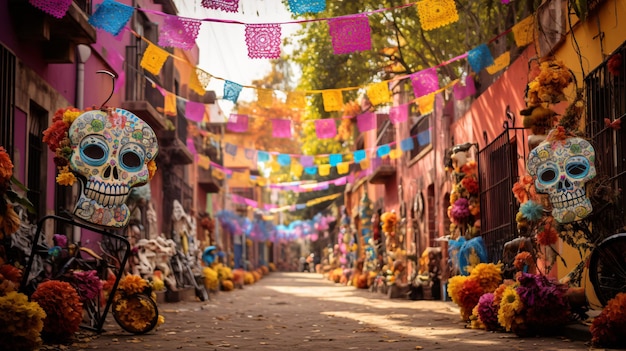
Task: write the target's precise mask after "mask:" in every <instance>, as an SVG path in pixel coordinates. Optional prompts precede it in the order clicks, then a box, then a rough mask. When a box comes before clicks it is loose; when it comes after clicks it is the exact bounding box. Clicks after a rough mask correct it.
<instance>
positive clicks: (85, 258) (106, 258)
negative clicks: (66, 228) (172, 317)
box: [20, 215, 158, 334]
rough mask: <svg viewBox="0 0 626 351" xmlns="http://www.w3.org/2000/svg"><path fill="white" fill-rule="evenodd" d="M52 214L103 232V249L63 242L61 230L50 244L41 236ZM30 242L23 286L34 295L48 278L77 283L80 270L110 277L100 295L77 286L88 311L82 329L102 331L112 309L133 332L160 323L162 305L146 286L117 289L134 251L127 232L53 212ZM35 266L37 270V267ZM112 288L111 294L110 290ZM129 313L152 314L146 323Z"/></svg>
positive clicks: (103, 277) (57, 219) (100, 242)
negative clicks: (122, 233) (138, 289)
mask: <svg viewBox="0 0 626 351" xmlns="http://www.w3.org/2000/svg"><path fill="white" fill-rule="evenodd" d="M49 220H53V221H59V222H62V223H65V224H67V225H70V226H71V227H72V228H74V227H75V226H78V227H81V228H83V229H89V230H91V231H92V232H95V233H97V234H100V235H101V236H102V240H100V241H99V242H98V248H99V250H100V251H101V253H102V254H98V253H96V252H95V251H94V250H93V249H90V248H87V247H84V246H82V245H81V243H80V242H76V243H71V244H69V245H67V246H65V245H61V243H60V242H59V241H63V240H62V239H61V237H65V236H64V235H62V234H57V235H58V237H56V239H57V242H55V244H56V245H55V246H54V247H52V248H50V247H47V245H46V244H45V243H43V242H42V241H41V234H42V228H44V226H45V222H46V221H49ZM65 240H67V237H65ZM66 242H69V241H66ZM30 247H31V249H30V252H29V253H28V258H27V261H26V263H25V269H24V274H23V277H22V282H21V285H20V286H21V288H20V290H21V292H23V293H25V294H27V295H29V296H30V295H31V294H32V293H33V292H34V291H35V289H36V287H37V285H38V284H39V283H41V282H43V281H45V280H62V281H66V282H69V283H70V284H72V283H74V285H76V281H75V279H76V276H75V274H74V273H75V272H78V271H83V272H90V271H94V272H95V275H96V276H97V278H98V279H100V281H105V282H106V283H105V285H107V284H108V285H109V286H108V289H103V290H104V291H102V292H100V293H98V294H95V296H88V295H87V294H86V293H84V292H81V291H80V289H77V290H78V292H79V296H80V297H81V302H82V305H83V313H84V315H83V323H82V324H81V327H82V328H83V329H88V330H92V331H95V332H97V333H100V332H102V330H103V325H104V322H105V320H106V317H107V314H108V312H109V310H111V311H112V314H113V317H114V319H115V321H116V322H117V323H118V324H119V325H120V327H121V328H122V329H124V330H126V331H128V332H130V333H134V334H143V333H147V332H149V331H150V330H152V329H154V327H155V326H156V325H157V323H158V308H157V305H156V302H154V300H153V299H152V298H151V296H150V295H151V292H149V291H142V292H136V293H133V294H126V293H125V292H124V291H122V290H120V289H118V286H119V283H120V280H121V279H122V277H123V276H124V274H125V272H124V267H125V266H126V263H127V262H128V258H129V256H130V243H129V242H128V240H127V239H126V238H125V237H123V236H120V235H118V234H115V233H111V232H108V231H105V230H102V229H100V228H95V227H92V226H89V225H86V224H83V223H80V222H76V221H74V220H73V219H71V218H66V217H61V216H55V215H51V216H46V217H44V218H42V219H41V220H40V221H39V222H38V224H37V230H36V232H35V234H34V236H33V239H32V241H31V245H30ZM33 268H35V269H36V270H35V271H33ZM107 291H108V296H106V294H105V292H107ZM92 295H93V294H92ZM122 307H123V308H122ZM130 313H133V314H135V315H139V316H150V318H147V321H146V323H145V324H143V325H139V323H136V321H135V323H133V321H132V320H130V319H129V318H126V316H125V315H126V314H130ZM137 325H139V327H138V326H137Z"/></svg>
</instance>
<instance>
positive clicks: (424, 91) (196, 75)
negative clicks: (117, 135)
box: [29, 0, 534, 112]
mask: <svg viewBox="0 0 626 351" xmlns="http://www.w3.org/2000/svg"><path fill="white" fill-rule="evenodd" d="M29 1H30V3H31V4H33V6H35V7H37V8H39V9H41V10H42V11H44V12H47V13H49V14H51V15H52V16H55V17H59V18H62V17H63V16H65V15H66V12H67V9H68V8H69V5H70V4H71V0H56V1H45V0H29ZM502 3H504V4H507V3H508V1H504V0H503V1H502ZM202 4H203V6H205V7H207V8H210V9H218V10H223V11H226V12H232V11H233V10H234V9H236V8H238V6H239V5H238V1H233V0H228V1H226V0H219V1H217V0H216V1H210V0H203V2H202ZM289 7H290V10H291V11H292V12H293V13H295V14H298V15H299V14H304V13H308V12H312V13H315V12H319V11H323V9H325V1H322V0H309V1H306V0H291V1H289ZM410 7H415V8H416V10H417V14H418V17H419V20H420V25H421V26H422V28H423V29H424V30H426V31H429V30H434V29H437V28H440V27H443V26H446V25H448V24H451V23H455V22H457V21H458V19H459V15H458V12H457V8H456V4H455V2H454V0H422V1H419V2H415V3H409V4H405V5H400V6H397V7H392V8H382V9H378V10H375V11H370V12H363V13H359V14H353V15H347V16H340V17H334V18H322V19H314V20H312V19H306V20H299V21H291V22H282V23H260V24H251V23H244V22H239V21H232V20H222V19H213V18H204V19H194V18H187V17H181V16H176V15H170V14H166V13H163V12H160V11H155V10H150V9H145V8H139V7H138V8H135V7H132V6H128V5H125V4H122V3H119V2H116V1H113V0H104V1H103V2H102V3H101V4H99V5H98V6H97V8H96V11H95V12H94V13H93V15H91V16H90V17H89V23H90V24H92V25H93V26H94V27H96V28H99V29H102V30H104V31H106V32H108V33H111V34H112V35H115V36H117V35H119V34H120V33H121V32H122V31H123V30H124V29H127V30H130V29H129V28H128V27H127V26H126V25H127V23H128V21H129V20H130V18H131V17H132V15H133V14H134V12H135V11H142V12H145V13H150V14H153V15H157V16H160V17H163V20H162V22H163V23H162V24H161V25H160V26H159V43H158V45H159V46H161V47H177V48H181V49H183V50H189V49H190V48H192V47H193V46H194V45H195V41H196V39H197V35H198V32H199V29H200V25H201V24H202V23H204V22H221V23H230V24H239V25H245V26H246V35H245V41H246V44H247V46H248V56H249V57H251V58H264V59H266V58H277V57H279V56H280V47H279V45H280V42H281V38H280V25H282V24H291V23H305V22H310V21H327V22H328V24H329V35H330V37H331V39H332V44H333V51H334V53H335V54H345V53H351V52H358V51H365V50H370V49H371V37H370V34H371V33H370V27H369V16H371V15H373V14H376V13H380V12H384V11H391V10H398V9H408V8H410ZM131 31H132V30H131ZM511 31H512V32H513V35H514V39H515V43H516V45H517V46H519V47H521V46H525V45H527V44H529V43H530V42H532V40H533V34H534V18H533V17H532V16H529V17H528V18H526V19H524V20H522V21H520V22H518V23H517V24H515V25H514V26H513V27H512V28H511V29H509V30H507V31H505V32H503V33H501V34H499V35H498V36H496V38H499V37H500V36H502V35H504V34H507V33H509V32H511ZM134 34H135V35H137V34H136V33H134ZM496 38H494V39H492V40H490V41H489V42H488V43H491V42H492V41H493V40H495V39H496ZM142 39H143V40H145V41H146V42H148V46H147V48H146V50H145V52H144V55H143V58H142V60H141V63H140V65H141V67H142V68H144V69H145V70H147V71H148V72H150V73H153V74H155V75H158V74H159V73H160V71H161V68H162V66H163V64H164V63H165V61H166V60H167V59H168V57H169V56H174V55H172V54H170V53H168V52H167V51H166V50H164V49H162V48H161V47H159V46H157V45H156V44H154V43H151V42H149V41H147V40H146V39H145V38H143V37H142ZM174 58H175V59H179V60H183V61H186V59H183V58H180V57H175V56H174ZM464 58H467V60H468V62H469V65H470V67H471V69H472V70H473V71H474V72H480V71H481V70H482V69H488V70H489V72H490V73H491V72H494V73H495V72H497V71H499V70H501V69H502V68H504V67H506V66H508V64H509V62H508V61H509V60H510V56H509V54H508V53H505V54H503V55H502V56H500V57H498V58H496V59H494V58H493V56H492V55H491V52H490V49H489V47H488V46H487V44H481V45H479V46H477V47H475V48H474V49H472V50H470V51H468V52H467V53H465V54H463V55H459V56H458V57H456V58H454V59H452V60H448V61H446V62H443V63H441V64H439V65H437V66H435V67H430V68H426V69H424V70H422V71H419V72H415V73H412V74H410V75H406V76H401V77H395V78H394V79H392V80H398V79H407V78H408V79H411V82H412V84H413V88H414V93H415V96H416V98H419V97H421V96H425V95H428V94H429V93H431V92H432V91H435V90H437V89H438V88H439V79H438V75H437V70H436V69H437V68H438V67H441V66H443V65H447V64H449V63H451V62H454V61H457V60H459V59H464ZM193 67H195V66H193ZM195 68H196V69H195V70H193V72H192V73H191V75H192V76H191V77H190V78H191V81H190V85H189V86H190V88H191V89H192V90H194V91H196V92H197V93H198V94H199V95H204V93H205V89H206V87H207V86H208V84H209V82H210V80H211V79H219V80H223V81H224V94H223V97H222V98H223V99H225V100H228V101H232V102H234V103H236V102H237V100H238V98H239V94H240V92H241V90H242V89H243V88H244V87H246V88H253V89H257V88H256V87H251V86H244V85H242V84H238V83H236V82H233V81H230V80H227V79H223V78H220V77H216V76H213V75H211V74H210V73H208V72H206V71H204V70H202V69H199V68H197V67H195ZM388 83H389V81H384V82H378V83H372V84H371V85H369V86H367V87H366V91H367V94H368V97H369V98H370V100H372V103H373V104H374V105H376V104H381V103H387V102H389V96H390V93H389V89H388ZM360 88H361V87H349V88H342V89H328V90H310V91H295V92H289V93H287V102H288V104H289V105H293V106H294V107H297V108H302V107H304V105H305V99H304V98H305V96H306V94H314V93H321V94H322V95H323V101H324V109H325V110H326V111H329V112H330V111H340V110H341V109H342V107H343V97H342V91H344V90H354V89H360ZM273 95H274V91H273V90H270V89H257V96H258V99H259V101H260V102H263V101H271V98H272V96H273Z"/></svg>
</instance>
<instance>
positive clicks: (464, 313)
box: [448, 263, 502, 321]
mask: <svg viewBox="0 0 626 351" xmlns="http://www.w3.org/2000/svg"><path fill="white" fill-rule="evenodd" d="M501 282H502V271H501V266H500V265H497V264H493V263H479V264H477V265H476V266H475V267H474V268H473V269H472V270H471V271H470V274H469V276H464V275H456V276H454V277H452V278H450V279H449V280H448V296H450V298H451V299H452V301H453V302H454V303H456V304H457V305H458V306H459V307H460V310H461V319H462V320H464V321H468V320H469V319H470V317H471V316H472V313H473V311H474V307H475V306H476V305H478V302H479V300H480V298H481V296H482V295H483V294H486V293H492V292H494V291H495V290H496V289H497V288H498V286H499V285H500V283H501Z"/></svg>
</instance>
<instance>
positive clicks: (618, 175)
mask: <svg viewBox="0 0 626 351" xmlns="http://www.w3.org/2000/svg"><path fill="white" fill-rule="evenodd" d="M616 55H621V57H622V59H621V62H620V61H618V60H615V59H614V58H615V57H616ZM624 57H626V42H624V43H623V44H622V45H621V47H619V48H618V49H617V50H615V51H614V53H613V54H612V55H610V56H609V57H608V58H607V59H606V60H605V61H604V62H603V63H602V64H601V65H599V66H598V67H597V68H596V69H594V70H593V71H591V72H590V73H589V74H588V75H587V76H586V77H585V99H586V107H587V111H586V112H587V119H586V122H587V123H586V129H587V136H589V137H590V138H591V141H592V144H593V146H594V148H595V151H596V162H595V167H596V173H597V177H598V178H599V179H601V180H602V184H604V185H609V186H610V187H611V188H612V189H613V190H618V189H621V195H620V197H619V198H618V201H617V203H615V206H609V207H608V209H604V210H602V211H607V212H603V213H602V214H601V215H596V216H594V219H595V220H594V221H593V227H594V228H602V231H605V232H604V233H599V234H601V235H604V236H606V235H609V234H613V233H615V232H617V231H620V230H621V231H623V226H624V225H625V224H626V223H625V222H626V220H625V219H624V218H625V216H626V211H625V209H626V196H625V195H624V189H626V125H625V124H624V123H625V122H626V59H623V58H624ZM618 63H619V64H618ZM617 121H619V122H617ZM620 123H621V125H619V124H620ZM592 195H593V194H592ZM594 210H595V208H594ZM607 219H608V220H607Z"/></svg>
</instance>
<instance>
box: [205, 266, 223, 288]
mask: <svg viewBox="0 0 626 351" xmlns="http://www.w3.org/2000/svg"><path fill="white" fill-rule="evenodd" d="M202 274H203V275H204V286H205V287H206V288H207V290H209V291H218V290H219V286H220V281H219V279H218V278H217V271H216V270H215V269H213V268H211V267H204V268H203V269H202Z"/></svg>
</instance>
